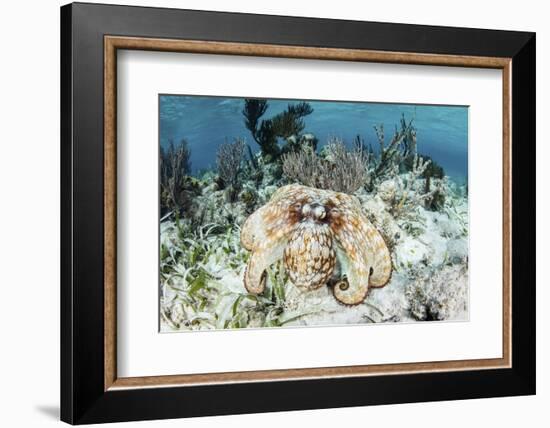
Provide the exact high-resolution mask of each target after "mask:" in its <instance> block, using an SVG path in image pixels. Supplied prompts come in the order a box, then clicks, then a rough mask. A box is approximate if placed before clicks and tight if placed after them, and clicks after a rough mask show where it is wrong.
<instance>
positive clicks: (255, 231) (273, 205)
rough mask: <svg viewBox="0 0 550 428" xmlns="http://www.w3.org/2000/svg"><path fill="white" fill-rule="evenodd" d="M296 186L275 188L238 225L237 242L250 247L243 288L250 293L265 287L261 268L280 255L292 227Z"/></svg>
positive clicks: (296, 206)
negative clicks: (262, 202)
mask: <svg viewBox="0 0 550 428" xmlns="http://www.w3.org/2000/svg"><path fill="white" fill-rule="evenodd" d="M295 191H296V189H294V188H293V186H284V187H281V188H280V189H278V190H277V191H276V192H275V193H274V194H273V196H272V197H271V200H270V202H269V203H268V204H266V205H264V206H263V207H261V208H259V209H258V210H256V211H255V212H254V213H253V214H252V215H250V217H248V219H247V220H246V221H245V223H244V225H243V227H242V229H241V244H242V246H243V247H244V248H246V249H247V250H249V251H251V252H252V254H251V255H250V259H249V261H248V265H247V268H246V272H245V276H244V285H245V288H246V289H247V290H248V291H249V292H250V293H254V294H259V293H261V292H262V291H263V290H264V288H265V270H266V269H267V268H268V267H269V266H270V265H271V264H273V263H275V262H276V261H277V260H279V259H281V258H282V257H283V250H284V246H285V244H286V242H287V240H288V236H289V234H290V232H291V230H292V229H293V228H294V227H295V223H296V221H295V219H294V218H295V217H296V210H299V209H300V207H299V206H298V205H299V204H298V203H297V202H296V201H295V199H294V198H292V197H289V196H291V194H292V192H295Z"/></svg>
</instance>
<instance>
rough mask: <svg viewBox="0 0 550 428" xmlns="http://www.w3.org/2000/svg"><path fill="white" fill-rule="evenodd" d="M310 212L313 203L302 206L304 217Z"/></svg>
mask: <svg viewBox="0 0 550 428" xmlns="http://www.w3.org/2000/svg"><path fill="white" fill-rule="evenodd" d="M310 213H311V205H309V204H305V205H304V206H303V207H302V215H303V216H304V217H307V216H308V215H309V214H310Z"/></svg>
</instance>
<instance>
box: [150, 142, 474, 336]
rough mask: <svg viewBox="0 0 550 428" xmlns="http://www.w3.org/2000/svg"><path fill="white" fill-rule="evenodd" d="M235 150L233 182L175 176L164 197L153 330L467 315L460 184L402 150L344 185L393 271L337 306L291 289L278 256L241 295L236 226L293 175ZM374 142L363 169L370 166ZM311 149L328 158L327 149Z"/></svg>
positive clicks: (244, 254)
mask: <svg viewBox="0 0 550 428" xmlns="http://www.w3.org/2000/svg"><path fill="white" fill-rule="evenodd" d="M237 143H238V142H235V143H234V144H235V145H236V144H237ZM241 145H242V144H241ZM229 148H230V147H229ZM233 148H235V147H233ZM226 149H227V147H226ZM237 149H239V148H237ZM239 150H241V153H240V154H239V156H241V157H242V159H241V158H239V167H238V169H239V182H238V183H237V181H235V183H234V184H230V183H228V181H229V180H226V181H225V183H224V182H223V180H220V177H219V175H220V173H219V172H216V171H205V172H203V173H202V174H201V175H200V177H199V178H197V177H191V176H188V177H181V178H180V179H181V181H182V182H183V183H184V184H182V186H181V189H180V190H179V194H178V195H179V196H178V197H173V199H174V200H175V199H179V205H180V206H177V207H172V209H171V208H170V206H169V205H170V204H168V203H167V204H166V205H167V207H165V209H164V210H163V213H162V218H161V224H160V234H161V236H160V278H161V281H160V296H161V297H160V314H161V331H162V332H174V331H185V330H208V329H225V328H259V327H281V326H287V327H290V326H292V327H295V326H309V325H316V326H318V325H341V324H362V323H395V322H416V321H462V320H467V319H468V195H467V186H466V185H458V184H456V183H455V182H454V181H453V180H451V179H450V178H449V177H447V176H444V175H441V176H440V177H439V178H436V177H435V176H428V177H427V176H426V174H425V170H426V165H423V164H422V162H421V161H420V162H419V159H418V156H417V155H416V154H415V155H414V158H413V161H412V166H410V165H409V167H408V168H403V166H402V165H401V164H402V163H403V159H404V157H403V156H401V157H400V158H395V159H394V160H393V161H392V162H393V163H394V165H393V167H392V166H391V165H390V167H389V168H388V169H387V170H385V172H384V173H380V174H378V175H377V176H375V175H374V173H373V171H375V170H378V169H376V168H371V169H370V170H369V171H371V175H370V177H369V180H370V181H369V182H366V185H361V186H359V188H358V189H357V190H354V191H353V192H349V193H352V194H353V195H355V196H356V197H357V198H358V199H359V201H360V203H361V206H362V209H363V210H364V212H365V214H366V215H367V217H368V218H369V219H370V221H371V222H372V223H373V225H374V226H375V227H376V228H377V229H378V230H379V231H380V233H381V234H382V236H383V237H384V239H385V241H386V243H387V244H388V246H389V248H390V252H391V257H392V263H393V272H392V277H391V280H390V282H389V283H388V284H387V285H386V286H385V287H383V288H377V289H374V288H372V289H371V290H369V293H368V295H367V298H366V299H365V301H364V302H363V303H361V304H359V305H356V306H345V305H342V304H340V303H339V302H338V301H337V300H336V299H335V298H334V296H333V293H332V291H331V289H330V287H329V286H326V287H321V288H320V289H318V290H315V291H303V290H301V289H298V288H296V287H295V286H294V285H293V284H292V283H291V282H290V281H289V279H288V275H287V274H286V272H285V269H284V267H283V264H282V262H278V263H275V264H274V265H272V266H271V267H270V268H269V269H268V272H267V285H266V290H265V291H264V292H263V293H262V294H260V295H253V294H250V293H248V292H247V291H246V289H245V287H244V284H243V275H244V271H245V267H246V263H247V260H248V257H249V252H248V251H247V250H245V249H244V248H243V247H242V246H241V244H240V227H241V226H242V224H243V223H244V221H245V220H246V218H247V217H248V216H249V215H250V214H251V213H252V212H254V211H255V210H256V209H257V208H259V207H261V206H262V205H263V204H265V203H266V202H268V201H269V199H270V196H271V195H272V194H273V193H274V192H275V191H276V190H277V188H279V187H280V186H281V185H283V184H286V183H291V182H296V181H298V182H300V178H302V181H303V177H291V175H292V171H290V170H289V168H286V169H284V171H281V163H280V162H279V163H277V162H273V161H272V160H271V159H269V158H267V159H266V157H265V156H263V155H262V154H260V153H259V154H255V155H252V154H251V153H250V157H249V159H248V160H245V158H246V156H245V154H244V152H243V149H242V148H240V149H239ZM383 150H384V148H383V147H382V148H381V152H380V154H379V155H378V161H377V160H376V159H371V161H368V162H367V163H366V167H367V168H368V167H369V165H374V166H375V167H376V166H377V165H378V166H379V165H380V163H381V161H382V160H383ZM371 155H372V156H375V155H374V154H372V153H371ZM314 156H317V155H314ZM318 156H324V157H325V158H326V159H328V160H327V162H329V161H330V153H329V154H327V153H324V154H323V155H318ZM283 159H284V158H283ZM286 160H288V159H286ZM323 162H325V161H323ZM425 163H426V162H425ZM220 167H222V165H219V168H220ZM220 171H221V170H220ZM235 179H236V177H235ZM167 182H168V184H169V180H168V181H167ZM302 184H308V183H302ZM434 189H435V190H434Z"/></svg>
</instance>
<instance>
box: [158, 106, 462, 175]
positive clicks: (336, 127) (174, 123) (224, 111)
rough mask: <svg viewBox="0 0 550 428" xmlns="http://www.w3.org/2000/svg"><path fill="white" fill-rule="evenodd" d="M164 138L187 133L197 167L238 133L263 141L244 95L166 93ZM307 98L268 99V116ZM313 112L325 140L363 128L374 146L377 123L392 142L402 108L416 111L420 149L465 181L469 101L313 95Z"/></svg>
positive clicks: (349, 137) (315, 130) (311, 125)
mask: <svg viewBox="0 0 550 428" xmlns="http://www.w3.org/2000/svg"><path fill="white" fill-rule="evenodd" d="M159 98H160V101H159V102H160V109H159V110H160V144H161V145H163V146H166V145H168V143H169V141H170V140H171V139H172V140H174V142H178V141H179V140H181V139H182V138H185V139H186V140H187V142H188V143H189V147H190V149H191V165H192V169H193V172H195V173H196V172H197V171H199V170H202V169H206V168H212V167H214V165H215V159H216V150H217V148H218V146H219V145H220V144H222V143H224V142H225V141H226V140H227V141H232V140H233V139H234V138H236V137H243V138H245V140H246V141H247V143H248V144H249V146H250V147H251V148H252V149H253V151H258V146H257V144H256V143H255V142H254V140H253V139H252V137H251V135H250V132H249V131H248V130H247V129H246V128H245V126H244V118H243V115H242V113H241V112H242V109H243V106H244V101H243V99H242V98H226V97H203V96H181V95H161V96H160V97H159ZM299 101H301V100H279V99H277V100H271V99H270V100H268V103H269V107H268V109H267V111H266V113H265V115H264V116H263V118H264V119H266V118H270V117H272V116H274V115H275V114H277V113H280V112H282V111H284V110H285V109H286V107H287V105H288V104H289V103H294V102H299ZM308 102H309V103H310V104H311V106H312V107H313V110H314V111H313V113H312V114H310V115H309V116H306V117H305V118H304V120H305V124H306V127H305V129H304V131H303V132H304V133H312V134H314V135H315V136H316V137H317V138H318V140H319V146H320V147H322V145H324V144H325V142H326V141H327V139H328V138H329V137H331V136H337V137H340V138H343V139H344V141H345V142H347V143H351V142H352V141H353V139H354V138H355V136H356V135H357V134H359V135H361V137H362V138H363V139H364V140H365V142H366V143H367V144H372V145H373V148H375V149H376V148H377V147H378V140H377V138H376V134H375V132H374V129H373V126H374V125H379V124H384V130H385V135H386V142H389V141H390V139H391V136H392V134H393V131H394V129H395V126H396V125H399V121H400V118H401V115H402V114H405V118H406V119H407V120H409V119H410V118H412V117H414V118H415V120H414V124H415V126H416V129H417V150H418V152H419V153H421V154H424V155H429V156H431V157H432V158H433V159H434V160H435V161H437V162H438V163H439V164H440V165H441V166H443V168H444V170H445V173H446V175H449V176H451V177H453V178H454V179H455V180H457V181H461V182H462V181H464V180H465V179H466V177H467V175H468V108H467V107H465V106H435V105H411V104H385V103H368V102H364V103H363V102H360V103H359V102H341V101H337V102H335V101H308Z"/></svg>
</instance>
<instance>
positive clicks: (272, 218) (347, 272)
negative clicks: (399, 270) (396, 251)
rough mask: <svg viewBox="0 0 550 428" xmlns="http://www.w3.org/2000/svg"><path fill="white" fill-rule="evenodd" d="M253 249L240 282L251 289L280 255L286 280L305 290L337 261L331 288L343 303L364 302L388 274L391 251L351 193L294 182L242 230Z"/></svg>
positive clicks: (327, 275)
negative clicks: (337, 274) (339, 275)
mask: <svg viewBox="0 0 550 428" xmlns="http://www.w3.org/2000/svg"><path fill="white" fill-rule="evenodd" d="M241 243H242V245H243V247H245V248H246V249H247V250H250V251H251V252H252V254H251V256H250V260H249V262H248V266H247V268H246V272H245V277H244V284H245V287H246V289H247V290H248V291H249V292H250V293H254V294H259V293H261V292H262V291H263V290H264V288H265V276H266V275H265V270H266V269H267V268H268V267H269V266H270V265H271V264H273V263H274V262H276V261H277V260H280V259H283V261H284V265H285V268H286V270H287V272H288V274H289V277H290V280H291V281H292V283H293V284H294V285H296V286H297V287H300V288H304V289H309V290H312V289H316V288H319V287H321V286H323V285H325V284H327V282H329V280H330V279H331V277H332V275H333V273H334V269H335V266H336V264H337V262H338V263H339V264H340V274H341V278H339V279H337V281H336V282H335V285H334V287H333V292H334V296H335V297H336V299H337V300H338V301H340V302H342V303H344V304H347V305H356V304H359V303H361V302H363V301H364V300H365V298H366V296H367V292H368V290H369V287H382V286H384V285H385V284H386V283H387V282H388V281H389V279H390V277H391V270H392V265H391V256H390V252H389V249H388V247H387V245H386V243H385V242H384V239H383V238H382V236H381V235H380V233H379V232H378V231H377V230H376V228H375V227H374V226H373V225H372V224H371V223H370V221H369V220H368V219H367V217H366V216H365V214H364V213H363V211H362V208H361V205H360V204H359V201H358V200H357V199H356V198H355V197H353V196H350V195H347V194H344V193H338V192H333V191H330V190H320V189H314V188H311V187H306V186H301V185H298V184H292V185H288V186H284V187H281V188H280V189H278V190H277V191H276V192H275V193H274V195H273V196H272V198H271V200H270V201H269V202H268V203H267V204H266V205H264V206H262V207H261V208H259V209H258V210H256V211H255V212H254V213H253V214H252V215H251V216H250V217H249V218H248V219H247V220H246V221H245V223H244V225H243V227H242V230H241Z"/></svg>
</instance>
